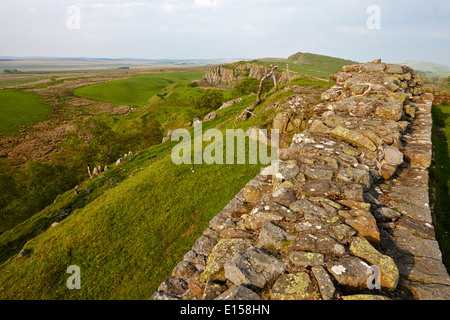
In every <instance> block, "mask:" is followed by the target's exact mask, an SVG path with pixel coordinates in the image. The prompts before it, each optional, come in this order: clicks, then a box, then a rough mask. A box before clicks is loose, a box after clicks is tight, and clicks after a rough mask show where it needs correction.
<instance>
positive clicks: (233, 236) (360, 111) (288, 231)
mask: <svg viewBox="0 0 450 320" xmlns="http://www.w3.org/2000/svg"><path fill="white" fill-rule="evenodd" d="M334 80H335V81H336V85H335V86H334V87H332V88H331V89H330V90H328V91H326V92H324V93H323V94H322V102H321V103H319V104H317V105H316V106H315V107H314V109H315V114H314V116H313V117H312V118H311V119H310V120H309V122H308V128H307V129H306V130H305V131H303V132H302V133H299V134H295V135H294V136H293V139H292V143H291V144H290V146H289V147H288V148H285V149H281V150H280V160H279V161H277V162H274V163H273V164H272V165H271V166H270V167H268V168H266V169H265V170H264V171H263V172H262V173H261V174H258V175H257V176H256V177H255V178H254V179H252V180H251V181H249V182H248V183H247V184H246V186H245V187H244V188H243V189H242V190H241V191H240V192H239V193H238V194H237V195H236V196H235V198H234V199H233V200H231V201H230V203H229V204H228V205H227V206H225V208H223V210H222V211H221V212H219V213H218V214H217V215H216V216H215V217H214V218H213V219H212V220H211V221H210V224H209V228H208V229H206V230H205V231H204V233H203V235H202V236H201V237H200V238H198V239H197V241H196V242H195V243H194V244H193V246H192V249H191V251H189V252H187V253H186V255H185V256H184V258H183V260H182V261H181V262H180V263H179V264H178V265H177V266H176V267H175V268H174V270H173V271H172V277H170V278H168V279H166V280H165V281H164V282H163V283H162V284H161V285H160V286H159V288H158V290H157V291H156V292H155V293H153V295H152V299H154V300H161V299H164V300H166V299H186V300H189V299H199V300H202V299H203V300H212V299H218V300H224V299H232V300H237V299H243V300H247V299H250V300H258V299H266V300H268V299H271V300H274V299H323V300H330V299H334V300H340V299H344V300H346V299H450V277H449V275H448V273H447V270H446V268H445V266H444V265H443V263H442V257H441V251H440V249H439V245H438V243H437V241H436V240H435V232H434V218H433V214H432V212H431V210H430V203H429V197H428V167H429V166H430V163H431V125H432V118H431V113H430V110H431V104H432V101H433V95H432V94H431V93H429V92H424V91H423V90H422V85H423V83H422V82H421V80H420V79H419V78H417V77H416V73H415V72H414V71H413V70H412V69H410V68H409V67H405V66H400V65H392V64H385V63H381V61H379V60H378V61H373V62H370V63H365V64H358V65H351V66H345V67H343V70H342V72H340V73H338V74H336V75H334Z"/></svg>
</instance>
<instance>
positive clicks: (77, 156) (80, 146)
mask: <svg viewBox="0 0 450 320" xmlns="http://www.w3.org/2000/svg"><path fill="white" fill-rule="evenodd" d="M119 141H120V139H119V137H118V134H117V133H115V132H114V131H113V130H112V129H111V128H110V127H109V126H108V125H107V123H106V122H105V121H104V120H102V119H101V118H99V117H91V118H87V119H84V120H81V121H80V122H78V123H77V124H76V131H72V132H69V133H68V135H67V140H66V141H65V142H64V148H63V151H62V153H60V154H59V155H58V156H57V157H56V161H58V162H60V163H61V162H62V161H64V163H69V164H70V166H71V167H73V168H75V169H77V170H80V169H81V168H80V167H81V166H83V167H84V168H86V167H87V171H88V174H89V176H92V173H91V167H92V165H94V164H100V163H111V162H113V161H115V160H116V159H117V157H118V156H119V155H120V152H121V151H122V150H121V149H120V143H119Z"/></svg>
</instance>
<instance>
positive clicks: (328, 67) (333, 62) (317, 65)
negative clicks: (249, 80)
mask: <svg viewBox="0 0 450 320" xmlns="http://www.w3.org/2000/svg"><path fill="white" fill-rule="evenodd" d="M258 61H260V62H263V63H265V64H270V63H273V64H278V65H279V66H280V68H282V69H286V68H287V64H288V65H289V70H290V71H295V72H299V73H304V74H308V75H312V76H315V77H320V78H323V79H328V78H329V77H330V74H332V73H337V72H339V71H340V70H341V69H342V66H344V65H349V64H355V63H358V62H355V61H352V60H346V59H341V58H335V57H330V56H324V55H321V54H313V53H302V52H297V53H296V54H293V55H291V56H289V57H288V58H287V59H281V58H264V59H258Z"/></svg>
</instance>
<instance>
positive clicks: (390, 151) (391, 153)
mask: <svg viewBox="0 0 450 320" xmlns="http://www.w3.org/2000/svg"><path fill="white" fill-rule="evenodd" d="M384 159H385V160H386V162H387V163H389V164H391V165H394V166H396V165H400V164H402V163H403V153H402V152H401V151H400V150H398V149H397V148H396V147H392V146H389V147H386V148H384Z"/></svg>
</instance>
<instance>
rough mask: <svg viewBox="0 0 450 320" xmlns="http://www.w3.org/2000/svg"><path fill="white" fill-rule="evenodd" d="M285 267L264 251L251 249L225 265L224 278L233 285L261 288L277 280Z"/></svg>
mask: <svg viewBox="0 0 450 320" xmlns="http://www.w3.org/2000/svg"><path fill="white" fill-rule="evenodd" d="M285 270H286V265H285V264H284V263H283V262H282V261H280V260H278V259H277V258H275V257H274V256H272V255H269V254H268V253H267V252H266V251H264V250H262V249H259V248H256V247H251V248H249V249H247V250H246V251H242V252H239V253H237V254H235V255H234V256H233V258H232V259H231V260H229V261H227V262H226V263H225V277H226V278H227V279H228V280H230V281H231V282H233V283H234V284H235V285H241V284H248V285H253V286H256V287H260V288H263V287H264V286H265V285H266V284H267V282H269V281H273V280H275V279H276V278H278V277H279V276H280V275H281V274H282V273H283V272H284V271H285Z"/></svg>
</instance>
